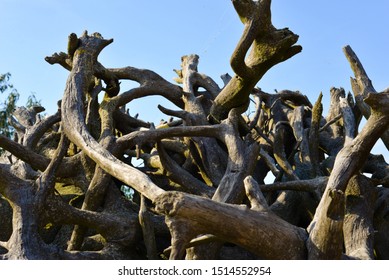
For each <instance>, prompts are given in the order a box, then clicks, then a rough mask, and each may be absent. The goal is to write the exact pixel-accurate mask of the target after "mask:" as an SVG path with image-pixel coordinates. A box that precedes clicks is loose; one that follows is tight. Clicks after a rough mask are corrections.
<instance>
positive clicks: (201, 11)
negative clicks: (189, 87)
mask: <svg viewBox="0 0 389 280" xmlns="http://www.w3.org/2000/svg"><path fill="white" fill-rule="evenodd" d="M388 11H389V1H388V0H371V1H355V0H327V1H321V0H315V1H312V0H311V1H309V0H294V1H291V0H278V1H277V0H274V1H273V3H272V13H273V23H274V25H275V26H276V27H279V28H283V27H289V28H290V29H291V30H292V31H293V32H295V33H296V34H298V35H300V39H299V44H300V45H302V46H303V52H302V53H300V54H298V55H296V56H295V57H293V58H292V59H290V60H289V61H287V62H285V63H283V64H280V65H278V66H276V67H274V68H273V69H271V70H270V71H269V72H268V73H267V74H266V75H265V77H264V78H263V79H262V81H260V82H259V84H258V86H259V87H261V88H262V89H263V90H265V91H269V92H273V90H274V89H277V90H282V89H291V90H300V91H301V92H302V93H304V94H306V95H308V96H309V98H310V99H311V101H312V102H314V101H315V100H316V98H317V96H318V94H319V93H320V92H321V91H322V92H323V94H324V95H325V98H324V103H325V104H324V105H325V110H326V109H328V95H329V89H330V88H331V87H332V86H336V87H344V88H345V89H346V90H350V83H349V77H350V76H351V75H352V72H351V70H350V68H349V65H348V62H347V60H346V59H345V57H344V55H343V53H342V47H343V46H344V45H346V44H349V45H351V47H352V48H353V49H354V51H355V52H356V53H357V55H358V56H359V58H360V59H361V61H362V63H363V64H364V66H365V69H366V71H367V72H368V74H369V76H370V78H371V79H372V81H373V84H374V86H375V87H376V89H377V90H383V89H384V88H386V87H388V86H389V78H388V68H387V65H389V57H388V46H389V23H388ZM242 28H243V26H242V24H241V22H240V21H239V19H238V17H237V15H236V13H235V10H234V9H233V6H232V4H231V2H230V1H229V0H166V1H161V0H149V1H147V0H142V1H140V0H126V1H121V0H111V1H98V0H95V1H92V0H84V1H81V0H34V1H31V0H0V34H1V39H0V54H1V55H0V73H5V72H10V73H11V74H12V83H13V84H14V86H15V87H16V88H17V89H18V91H19V92H20V93H21V94H22V97H26V96H28V95H29V94H30V93H31V92H34V93H36V96H37V97H38V99H41V101H42V104H43V105H44V106H45V107H46V108H47V111H48V113H53V112H54V110H55V108H56V107H55V104H56V101H57V100H59V99H61V96H62V93H63V89H64V86H65V82H66V77H67V74H68V73H67V71H66V70H64V69H62V68H61V67H60V66H58V65H56V66H52V65H49V64H48V63H46V62H45V61H44V57H45V56H47V55H51V54H53V53H54V52H59V51H66V46H67V37H68V35H69V34H70V33H71V32H74V33H77V34H79V35H80V34H81V33H82V32H83V30H88V31H89V32H90V33H92V32H95V31H97V32H99V33H101V34H102V35H103V36H104V37H105V38H113V39H114V43H113V44H111V45H110V46H108V47H107V48H106V49H105V50H104V51H103V53H102V55H101V56H100V62H102V63H103V64H104V65H105V66H106V67H123V66H128V65H130V66H134V67H139V68H147V69H150V70H154V71H155V72H157V73H159V74H160V75H161V76H163V77H164V78H166V79H167V80H169V81H172V78H173V77H174V76H175V73H174V72H173V71H172V69H174V68H179V67H180V57H181V56H182V55H185V54H190V53H197V54H198V55H199V56H200V65H199V71H200V72H203V73H205V74H208V75H209V76H211V77H213V78H214V79H215V80H216V81H217V82H218V83H219V84H221V80H220V78H219V76H220V75H221V74H223V73H226V72H229V73H231V74H232V71H231V69H230V66H229V58H230V55H231V53H232V50H233V49H234V47H235V45H236V42H237V41H238V40H239V38H240V34H241V32H242ZM126 85H127V84H124V86H126ZM128 86H131V85H130V84H128ZM123 89H124V90H126V89H128V88H123ZM23 100H24V99H23V98H22V99H21V102H20V103H23ZM158 103H163V104H164V105H166V106H169V103H166V102H164V101H161V100H159V99H147V104H145V103H143V104H142V103H133V104H130V106H129V107H130V111H131V112H132V113H134V114H135V113H137V112H139V113H140V117H141V118H143V119H145V120H147V121H155V122H157V121H158V120H159V118H160V116H159V115H153V114H150V112H153V111H154V109H153V106H156V104H158Z"/></svg>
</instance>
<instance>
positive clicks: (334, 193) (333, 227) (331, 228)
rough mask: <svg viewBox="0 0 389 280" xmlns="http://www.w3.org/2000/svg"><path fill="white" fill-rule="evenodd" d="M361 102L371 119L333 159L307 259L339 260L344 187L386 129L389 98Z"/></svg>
mask: <svg viewBox="0 0 389 280" xmlns="http://www.w3.org/2000/svg"><path fill="white" fill-rule="evenodd" d="M365 102H366V103H367V104H368V105H369V106H370V107H371V108H372V112H371V116H370V118H369V119H368V121H367V123H366V124H365V126H364V127H363V129H362V130H361V132H360V133H359V134H358V135H357V136H356V137H355V138H354V140H353V141H351V142H350V143H349V144H348V145H346V146H344V147H343V149H342V150H341V151H340V152H339V154H338V156H337V157H336V160H335V165H334V168H333V171H332V172H331V175H330V177H329V180H328V183H327V187H326V190H325V192H324V194H323V198H322V200H321V201H320V204H319V206H318V208H317V210H316V213H315V217H314V219H313V221H312V223H311V225H310V227H309V228H308V232H309V239H308V242H307V247H308V254H309V258H311V259H340V258H341V256H342V252H343V250H342V244H343V220H344V209H345V196H344V193H345V191H346V186H347V184H348V182H349V179H350V178H351V177H352V176H353V175H355V174H356V173H357V172H359V170H360V169H361V168H362V167H363V164H364V162H365V161H366V159H367V157H368V155H369V153H370V150H371V149H372V147H373V146H374V144H375V143H376V141H377V140H378V139H379V138H380V136H381V135H382V133H384V132H385V131H386V129H388V127H389V117H388V114H389V95H388V94H385V93H384V94H374V93H371V94H369V95H368V97H367V98H366V99H365Z"/></svg>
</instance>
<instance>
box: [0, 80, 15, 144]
mask: <svg viewBox="0 0 389 280" xmlns="http://www.w3.org/2000/svg"><path fill="white" fill-rule="evenodd" d="M10 78H11V74H10V73H6V74H1V75H0V94H6V95H7V96H6V98H5V99H4V101H2V102H0V134H2V135H5V136H7V137H11V136H12V135H13V133H14V130H13V128H12V127H11V126H10V125H9V123H8V118H9V117H10V116H11V114H12V112H13V111H14V110H15V106H16V102H17V101H18V99H19V93H18V91H17V90H16V89H15V88H14V87H13V85H12V84H11V83H10V81H9V80H10Z"/></svg>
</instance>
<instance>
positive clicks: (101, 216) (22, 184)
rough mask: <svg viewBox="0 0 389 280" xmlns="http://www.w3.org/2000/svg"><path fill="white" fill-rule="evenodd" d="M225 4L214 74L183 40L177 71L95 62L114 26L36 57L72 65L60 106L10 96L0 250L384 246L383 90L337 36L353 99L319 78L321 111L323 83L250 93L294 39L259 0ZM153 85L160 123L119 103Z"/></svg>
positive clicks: (128, 255)
mask: <svg viewBox="0 0 389 280" xmlns="http://www.w3.org/2000/svg"><path fill="white" fill-rule="evenodd" d="M232 3H233V5H234V7H235V10H236V12H237V14H238V16H239V17H240V19H241V21H242V23H243V25H244V31H243V34H242V37H241V39H240V41H239V42H238V44H237V46H236V48H235V50H234V53H233V54H232V57H231V61H230V62H231V66H232V69H233V71H234V72H235V73H234V76H233V77H231V76H229V75H228V74H225V75H223V76H222V79H223V82H224V87H219V86H218V85H217V83H216V82H215V81H214V80H213V79H212V78H211V77H209V76H207V75H206V74H204V73H201V72H199V70H198V66H199V56H198V55H196V54H191V55H185V56H182V58H181V68H180V69H179V70H175V72H176V74H177V76H178V77H177V78H176V79H175V81H176V82H177V83H178V84H179V85H176V84H173V83H170V82H168V81H166V80H165V79H164V78H162V77H161V76H159V75H158V74H157V73H155V72H153V71H151V70H148V69H138V68H135V67H132V66H128V67H122V68H106V67H104V66H103V65H102V64H101V63H100V62H99V61H98V57H99V54H100V52H101V51H102V50H103V49H104V48H105V47H107V46H108V45H109V44H110V43H112V41H113V40H112V39H111V40H106V39H104V38H103V37H102V36H101V35H100V34H98V33H95V34H92V35H88V33H87V32H85V33H84V34H83V35H82V36H81V37H78V36H77V35H75V34H71V35H70V36H69V38H68V46H67V53H56V54H54V55H52V56H50V57H47V58H46V61H47V62H49V63H51V64H59V65H61V66H62V67H64V68H65V69H66V71H69V76H68V80H67V82H66V87H65V91H64V95H63V99H62V100H61V101H60V102H59V104H58V105H59V110H58V112H57V113H55V114H54V115H52V116H48V117H46V118H43V117H40V116H39V115H37V114H38V113H39V112H41V110H43V108H42V107H36V108H24V107H23V108H22V107H19V108H17V109H16V110H15V112H13V115H14V117H13V118H12V122H11V125H12V126H13V127H14V128H15V129H16V136H17V137H16V138H15V139H14V140H11V139H8V138H6V137H4V136H3V135H0V147H1V148H2V149H3V150H5V153H4V154H3V155H1V156H0V215H1V224H0V240H1V241H0V259H73V260H75V259H161V258H167V257H169V258H170V259H184V258H186V259H223V258H229V259H242V258H245V259H342V258H344V259H374V258H375V259H388V258H389V255H388V253H387V252H388V251H389V242H388V241H387V235H388V232H389V222H388V217H389V215H388V209H389V208H388V205H389V192H388V191H387V187H388V186H389V167H388V163H387V160H386V159H385V157H384V156H383V155H372V154H370V152H371V149H372V147H373V146H374V144H375V143H376V141H377V140H378V139H379V138H381V139H382V140H383V141H384V143H385V145H386V146H387V143H386V142H387V141H386V140H387V139H386V134H387V132H388V131H389V130H388V128H389V116H388V113H389V94H388V92H387V91H385V92H381V93H377V92H376V91H375V90H374V88H373V86H372V83H371V81H370V80H369V78H368V76H367V74H366V72H365V71H364V69H363V67H362V64H361V63H360V61H359V60H358V58H357V57H356V55H355V54H354V53H353V52H352V50H351V48H350V47H345V49H344V50H345V54H346V56H347V58H348V59H349V61H350V65H351V67H352V69H353V72H354V74H355V79H352V87H353V92H354V97H352V96H351V94H348V95H346V93H345V91H344V90H343V89H342V88H332V89H331V90H330V97H331V104H330V107H329V111H328V114H327V116H326V117H323V116H322V114H323V112H322V111H323V105H322V95H321V94H320V95H319V98H318V99H317V101H316V103H315V104H314V106H312V104H311V103H310V101H309V99H308V98H307V97H306V96H305V95H303V94H301V93H300V92H298V91H290V90H282V91H279V92H278V91H276V92H275V93H273V94H270V93H266V92H264V91H262V90H261V89H259V88H257V87H256V84H257V82H258V81H259V80H260V79H261V78H262V76H263V75H264V74H265V73H266V72H267V71H268V70H269V69H270V68H271V67H273V66H274V65H276V64H277V63H279V62H282V61H284V60H286V59H288V58H290V57H292V56H294V55H295V54H297V53H298V52H300V51H301V47H300V46H296V45H295V43H296V42H297V39H298V36H297V35H295V34H294V33H292V32H291V31H289V30H287V29H276V28H275V27H274V26H273V24H272V21H271V12H270V5H271V1H269V0H261V1H252V0H244V1H235V0H233V1H232ZM123 80H130V81H134V82H137V83H138V84H139V86H138V87H135V88H132V89H125V86H124V83H123V84H121V81H123ZM150 95H156V96H160V97H163V98H165V99H167V100H168V101H170V102H171V104H172V106H175V108H174V110H173V109H171V108H165V107H162V106H158V109H159V110H160V111H161V112H162V113H163V114H165V115H167V116H168V117H170V119H169V120H168V121H161V123H160V124H159V125H158V124H156V125H155V124H154V123H152V122H148V121H146V120H142V119H139V118H138V116H137V115H130V114H129V112H128V110H126V105H127V104H128V103H131V102H132V101H133V100H135V99H139V98H143V97H146V96H150ZM250 95H252V98H253V100H254V102H255V112H249V111H246V109H247V107H248V104H249V102H251V101H250ZM354 99H355V101H354ZM155 109H157V108H155ZM361 113H362V114H363V115H364V116H365V117H366V118H367V119H368V120H367V123H366V124H365V126H364V127H363V128H362V130H361V131H360V132H358V126H359V124H360V118H361ZM139 161H141V162H142V163H141V164H140V163H139ZM366 173H368V174H371V178H368V177H366V176H365V175H366ZM268 174H272V175H273V178H269V177H268V176H267V175H268ZM272 179H273V180H274V182H273V183H265V181H266V182H268V180H272Z"/></svg>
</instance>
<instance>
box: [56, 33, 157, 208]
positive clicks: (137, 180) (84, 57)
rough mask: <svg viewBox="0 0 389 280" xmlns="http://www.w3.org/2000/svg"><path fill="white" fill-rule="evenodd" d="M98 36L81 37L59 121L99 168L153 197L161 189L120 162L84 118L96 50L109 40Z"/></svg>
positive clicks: (140, 173) (141, 174)
mask: <svg viewBox="0 0 389 280" xmlns="http://www.w3.org/2000/svg"><path fill="white" fill-rule="evenodd" d="M109 42H110V41H106V40H104V39H102V38H101V36H100V37H99V36H87V35H84V36H83V37H81V38H80V46H79V47H78V49H77V50H76V51H75V54H74V58H73V69H72V71H71V72H70V75H69V78H68V81H67V84H66V88H65V93H64V97H63V99H62V110H61V112H62V125H63V129H64V131H65V133H66V135H67V136H68V138H69V139H70V140H71V141H72V142H73V143H75V144H76V145H77V146H78V147H80V148H81V149H83V151H84V152H85V153H86V154H87V155H88V156H89V157H90V158H91V159H92V160H94V161H95V162H96V163H97V164H98V165H99V166H100V167H101V168H103V169H104V170H105V171H106V172H108V173H109V174H111V175H112V176H114V177H116V178H118V179H119V180H121V181H122V182H124V183H125V184H127V185H129V186H131V187H133V188H134V189H136V190H137V191H138V192H140V193H142V194H143V195H145V196H146V197H147V198H149V199H150V200H151V201H154V200H155V199H156V197H158V195H160V194H162V193H164V191H163V190H162V189H160V188H159V187H158V186H157V185H155V184H154V183H153V182H152V181H151V180H150V178H149V177H148V176H147V175H145V174H144V173H142V172H141V171H139V170H137V169H135V168H133V167H131V166H129V165H127V164H125V163H123V162H121V161H120V160H119V159H117V158H116V157H115V156H113V155H112V154H111V153H110V152H108V151H107V150H106V149H104V148H103V147H102V146H101V145H100V144H99V143H98V142H97V141H96V140H95V139H94V138H93V137H92V136H91V135H90V133H89V132H88V130H87V128H86V125H85V120H84V108H83V104H84V98H85V92H86V89H87V85H89V81H91V79H92V78H93V69H94V66H95V62H96V61H97V56H98V54H99V52H100V51H101V50H102V49H103V48H104V47H105V46H106V45H107V44H108V43H109Z"/></svg>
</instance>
